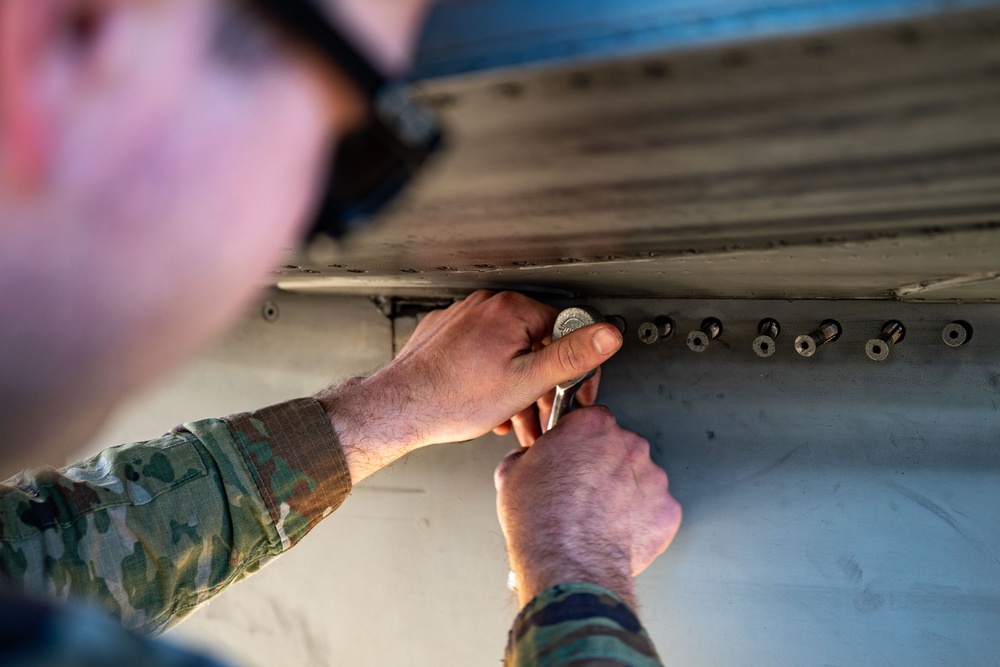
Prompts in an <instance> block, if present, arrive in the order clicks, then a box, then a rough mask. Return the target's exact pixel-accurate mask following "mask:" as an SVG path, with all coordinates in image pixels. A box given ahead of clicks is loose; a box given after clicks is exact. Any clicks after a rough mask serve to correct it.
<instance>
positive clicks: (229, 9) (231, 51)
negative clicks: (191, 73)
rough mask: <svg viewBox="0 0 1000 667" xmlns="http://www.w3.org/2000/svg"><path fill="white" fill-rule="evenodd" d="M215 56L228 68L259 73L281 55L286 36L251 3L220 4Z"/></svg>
mask: <svg viewBox="0 0 1000 667" xmlns="http://www.w3.org/2000/svg"><path fill="white" fill-rule="evenodd" d="M215 4H216V8H217V9H216V18H215V26H214V33H215V34H214V35H213V37H212V55H214V56H216V57H217V58H218V59H219V60H221V61H222V62H224V63H225V64H227V65H231V66H234V67H238V68H240V69H250V70H252V69H257V68H260V67H264V66H266V65H268V64H272V63H274V62H275V60H276V59H277V58H278V56H279V55H280V54H281V53H282V51H283V48H284V36H283V34H282V33H281V30H280V28H278V27H277V26H275V25H273V24H271V23H270V22H269V21H268V20H267V19H266V18H265V17H264V16H262V15H261V13H260V12H259V11H257V10H256V9H255V8H254V7H253V6H252V3H251V2H249V1H248V0H218V2H216V3H215Z"/></svg>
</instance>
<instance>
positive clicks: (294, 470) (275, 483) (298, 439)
mask: <svg viewBox="0 0 1000 667" xmlns="http://www.w3.org/2000/svg"><path fill="white" fill-rule="evenodd" d="M223 421H224V422H225V423H226V426H228V427H229V430H230V432H231V433H232V435H233V438H234V440H235V441H236V446H237V448H238V449H239V451H240V453H241V454H242V456H243V459H244V461H245V462H246V465H247V467H248V468H249V469H250V472H251V474H252V475H253V479H254V482H256V484H257V488H258V489H259V490H260V494H261V497H262V498H263V499H264V503H265V505H266V506H267V509H268V512H269V513H270V515H271V519H272V520H273V521H274V525H275V527H276V529H277V531H278V535H279V537H280V538H281V541H282V545H283V546H284V548H286V549H288V548H290V547H292V546H294V545H295V543H296V542H298V541H299V540H300V539H301V538H302V537H303V536H304V535H305V534H306V533H308V532H309V530H310V529H311V528H312V527H313V526H314V525H315V524H316V523H318V522H319V521H320V520H321V519H323V518H324V517H326V516H327V515H329V514H330V513H331V512H333V511H334V510H335V509H337V508H338V507H339V506H340V505H341V503H343V502H344V500H345V499H346V498H347V496H348V495H350V493H351V473H350V470H349V469H348V467H347V459H346V457H345V456H344V452H343V449H342V448H341V446H340V443H339V442H338V440H337V436H336V435H335V434H334V432H333V427H332V426H331V425H330V420H329V419H328V418H327V416H326V412H325V411H324V410H323V408H322V406H321V405H320V404H319V402H318V401H317V400H316V399H313V398H302V399H297V400H294V401H288V402H286V403H280V404H278V405H274V406H271V407H268V408H263V409H261V410H256V411H254V412H244V413H240V414H236V415H232V416H229V417H226V418H225V419H224V420H223Z"/></svg>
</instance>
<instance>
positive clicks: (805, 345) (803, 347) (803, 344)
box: [799, 341, 809, 352]
mask: <svg viewBox="0 0 1000 667" xmlns="http://www.w3.org/2000/svg"><path fill="white" fill-rule="evenodd" d="M799 349H800V350H802V351H803V352H804V351H806V350H808V349H809V343H807V342H805V341H803V342H801V343H799Z"/></svg>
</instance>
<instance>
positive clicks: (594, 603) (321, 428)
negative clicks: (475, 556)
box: [0, 399, 659, 667]
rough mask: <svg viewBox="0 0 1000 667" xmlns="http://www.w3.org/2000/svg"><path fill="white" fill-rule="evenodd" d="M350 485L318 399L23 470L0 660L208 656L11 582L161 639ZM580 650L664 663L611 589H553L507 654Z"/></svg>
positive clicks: (543, 658)
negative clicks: (97, 609)
mask: <svg viewBox="0 0 1000 667" xmlns="http://www.w3.org/2000/svg"><path fill="white" fill-rule="evenodd" d="M350 491H351V477H350V472H349V470H348V467H347V460H346V459H345V457H344V454H343V451H342V450H341V448H340V446H339V444H338V443H337V439H336V436H335V435H334V433H333V430H332V429H331V427H330V423H329V420H328V419H327V416H326V414H325V412H324V411H323V408H322V407H321V406H320V405H319V403H318V402H317V401H315V400H314V399H300V400H296V401H290V402H287V403H282V404H280V405H276V406H273V407H270V408H265V409H263V410H258V411H257V412H252V413H243V414H238V415H233V416H231V417H227V418H225V419H208V420H204V421H198V422H192V423H189V424H184V425H182V426H180V427H178V428H176V429H174V430H173V431H172V432H171V433H169V434H167V435H166V436H164V437H163V438H160V439H158V440H152V441H149V442H142V443H131V444H126V445H121V446H119V447H114V448H112V449H109V450H107V451H105V452H103V453H101V454H99V455H97V456H95V457H93V458H91V459H88V460H86V461H83V462H82V463H79V464H77V465H75V466H71V467H69V468H65V469H63V470H59V471H56V470H51V469H45V470H37V471H30V472H27V473H22V474H21V475H18V476H16V477H14V478H12V479H11V480H8V482H7V483H6V484H3V485H0V576H2V578H3V580H4V582H5V584H6V588H7V589H8V590H9V591H10V593H9V594H8V596H7V597H0V664H4V665H25V666H27V665H43V664H79V665H90V664H95V665H96V664H102V665H125V664H144V665H151V666H159V665H164V666H166V665H192V666H193V665H199V666H201V667H208V666H210V665H215V664H217V663H215V662H213V661H211V660H210V659H207V658H200V657H197V656H192V655H188V654H185V653H182V652H179V651H174V650H172V649H168V648H164V647H163V646H162V645H161V644H160V643H159V642H151V641H149V640H146V639H142V638H139V637H137V636H135V635H132V634H130V633H128V632H125V631H123V630H122V629H121V628H120V627H119V626H118V625H116V624H113V623H108V622H107V621H106V618H105V617H104V616H102V615H101V614H97V613H94V612H93V611H92V610H90V611H88V610H85V609H80V608H76V607H72V606H48V605H45V604H40V603H34V602H29V601H27V600H26V599H23V598H20V597H16V596H14V595H13V593H14V592H19V593H22V594H28V595H30V596H34V597H44V598H45V599H49V600H57V601H73V600H78V601H85V602H87V603H90V604H96V605H101V606H103V607H104V608H105V609H106V610H107V611H109V612H110V613H111V614H113V615H114V616H115V617H116V618H117V619H118V620H119V622H120V624H121V625H122V626H124V627H125V628H127V629H129V630H132V631H135V632H136V633H140V634H143V635H155V634H158V633H160V632H163V631H164V630H166V629H168V628H169V627H171V626H172V625H174V624H176V623H177V622H178V621H179V620H181V619H182V618H184V617H185V616H186V615H188V614H189V613H191V611H193V610H194V609H195V608H196V607H197V606H198V605H200V604H201V603H203V602H205V601H207V600H209V599H210V598H211V597H213V596H214V595H216V594H217V593H219V592H221V591H222V590H224V589H225V588H226V587H228V586H229V585H230V584H233V583H235V582H237V581H239V580H240V579H242V578H243V577H245V576H247V575H249V574H252V573H254V572H256V571H257V570H258V569H260V568H261V567H262V566H263V565H264V564H265V563H266V562H267V561H268V560H270V559H271V558H274V557H275V556H278V555H279V554H281V553H283V552H284V551H286V550H287V549H290V548H291V547H293V546H295V544H297V543H298V542H299V540H301V539H302V538H303V537H304V536H305V534H306V533H308V532H309V530H311V529H312V527H313V526H314V525H316V524H317V523H318V522H319V521H320V520H322V519H323V518H325V517H326V516H328V515H329V514H330V513H331V512H333V511H334V510H335V509H337V507H339V506H340V504H341V503H342V502H343V501H344V499H345V498H346V497H347V496H348V495H349V494H350ZM84 628H89V631H84V630H83V629H84ZM84 635H85V636H86V637H87V638H89V642H90V643H88V642H86V641H82V640H81V639H80V637H81V636H84ZM74 637H75V640H74ZM60 651H64V653H60ZM90 651H92V652H90ZM137 655H141V656H142V658H141V659H137V658H135V656H137ZM60 656H61V657H62V659H60ZM128 656H132V657H128ZM581 660H584V661H587V662H586V664H588V665H590V664H603V665H619V664H625V665H643V666H645V665H656V664H659V663H658V662H657V661H656V658H655V652H654V651H653V648H652V645H651V644H650V642H649V639H648V637H646V635H645V634H644V633H643V632H642V629H641V627H640V626H639V624H638V621H637V620H636V619H635V616H634V615H633V614H632V612H631V611H629V610H628V608H627V607H626V606H625V605H624V604H622V603H621V601H620V600H618V599H617V598H615V597H614V596H613V595H612V594H611V593H609V592H608V591H605V590H603V589H600V588H598V587H594V586H588V585H584V584H573V585H568V586H561V587H556V588H554V589H551V590H550V591H546V592H545V593H543V594H542V595H540V596H539V597H538V598H537V599H536V600H535V601H533V602H532V603H531V604H529V605H528V606H527V607H526V608H525V610H524V611H523V612H522V613H521V615H520V616H519V617H518V620H517V622H516V624H515V626H514V630H513V631H512V632H511V642H510V645H509V647H508V657H507V664H509V665H528V664H532V665H534V664H546V665H557V664H558V665H570V664H584V663H581V662H580V661H581ZM595 661H596V662H595Z"/></svg>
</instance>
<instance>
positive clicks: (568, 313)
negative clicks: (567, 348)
mask: <svg viewBox="0 0 1000 667" xmlns="http://www.w3.org/2000/svg"><path fill="white" fill-rule="evenodd" d="M603 321H604V316H603V315H601V312H600V311H599V310H597V309H596V308H591V307H589V306H577V307H574V308H567V309H566V310H564V311H562V312H561V313H559V316H558V317H556V323H555V326H554V327H553V329H552V340H559V339H560V338H562V337H563V336H565V335H566V334H568V333H571V332H573V331H576V330H577V329H582V328H583V327H586V326H590V325H591V324H597V323H598V322H603Z"/></svg>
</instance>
